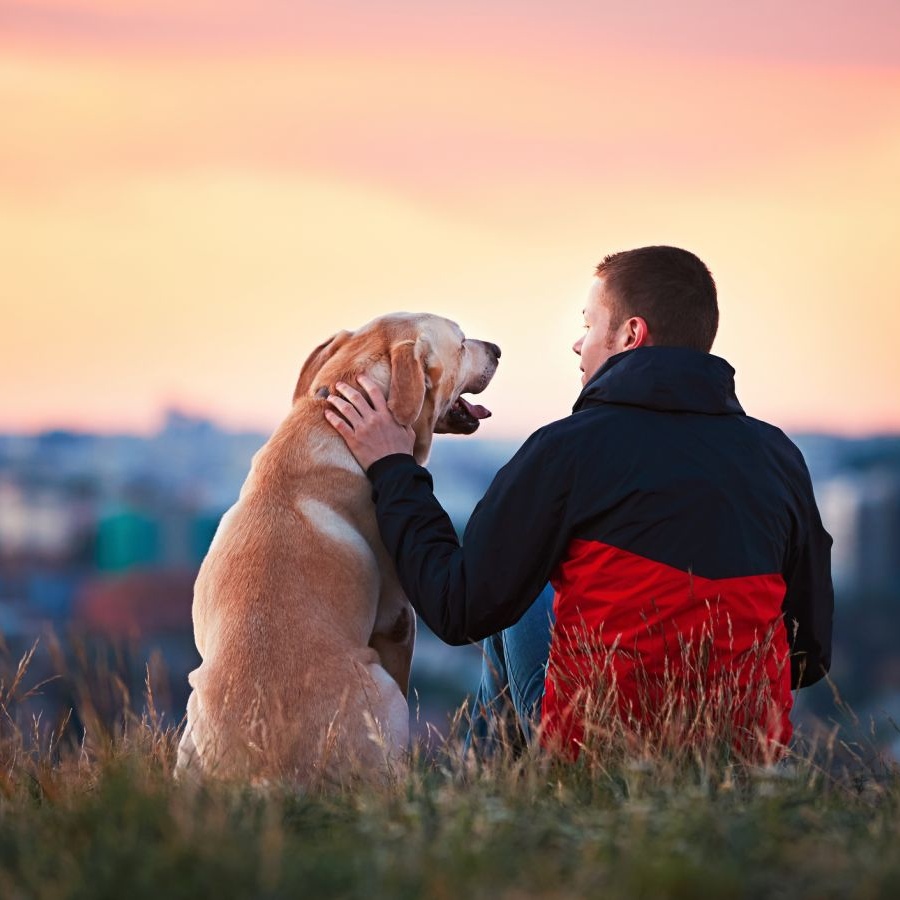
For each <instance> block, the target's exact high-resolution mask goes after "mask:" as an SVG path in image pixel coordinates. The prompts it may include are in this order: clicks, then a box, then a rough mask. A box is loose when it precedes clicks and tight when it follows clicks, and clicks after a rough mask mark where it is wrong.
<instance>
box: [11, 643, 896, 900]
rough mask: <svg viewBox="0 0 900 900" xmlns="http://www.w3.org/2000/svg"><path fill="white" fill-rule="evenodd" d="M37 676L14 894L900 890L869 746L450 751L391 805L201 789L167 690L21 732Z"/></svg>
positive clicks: (15, 744) (416, 768)
mask: <svg viewBox="0 0 900 900" xmlns="http://www.w3.org/2000/svg"><path fill="white" fill-rule="evenodd" d="M28 662H29V660H28V659H27V658H26V659H24V660H23V661H22V663H21V664H18V665H14V666H12V669H11V671H10V673H9V674H8V675H7V677H6V678H4V679H3V681H2V687H0V715H2V717H3V718H2V722H0V897H2V898H4V900H18V898H81V897H84V898H88V897H90V898H102V897H107V896H108V897H117V898H120V897H128V898H142V897H154V898H158V897H160V896H164V897H172V898H180V897H223V898H227V897H298V896H302V897H330V896H338V897H355V896H360V897H365V898H367V900H374V898H381V897H385V898H403V897H419V896H428V897H448V898H450V897H467V898H468V897H473V898H477V897H491V898H494V897H498V896H499V897H516V898H520V897H521V898H528V897H568V896H603V897H613V898H614V897H629V898H631V897H652V898H656V897H685V898H697V897H757V896H765V897H779V896H784V897H788V896H790V897H797V896H801V897H848V896H854V897H888V896H891V897H893V896H896V895H897V893H898V890H900V853H898V849H900V772H898V770H897V767H896V766H895V765H894V764H892V763H890V762H887V761H884V760H880V759H878V757H877V756H874V755H871V754H869V753H868V751H866V750H865V736H864V735H859V734H857V735H856V737H857V740H856V741H855V742H854V741H851V740H850V739H849V737H850V732H849V731H848V732H846V733H845V732H841V731H839V730H837V729H836V728H832V729H831V730H830V731H829V732H828V733H827V734H826V735H825V736H824V738H823V739H822V740H820V741H819V742H817V743H814V744H813V745H807V746H805V747H804V748H803V749H801V748H800V747H798V748H797V749H796V750H795V751H794V752H792V753H791V754H790V757H789V759H788V760H786V761H785V762H783V763H781V764H779V765H777V766H769V767H754V766H747V765H741V764H736V763H734V762H730V761H729V760H728V759H727V757H724V756H720V757H718V758H716V757H713V756H710V755H703V756H701V755H698V754H696V753H686V754H683V755H681V756H675V757H673V756H672V755H671V754H661V753H657V754H656V755H653V754H646V753H645V754H643V755H641V754H634V753H633V747H632V748H625V747H624V746H623V745H616V746H613V745H610V746H609V747H608V748H607V749H606V751H604V750H602V749H597V750H595V751H594V752H592V753H590V754H583V755H582V757H581V758H579V760H578V762H577V763H575V764H566V763H559V762H554V761H553V760H550V759H548V758H546V757H543V756H541V755H540V754H538V753H526V754H524V755H519V756H515V755H514V754H512V753H509V752H505V751H504V750H501V752H499V753H498V754H497V756H496V757H495V758H494V759H493V760H491V761H490V762H488V763H485V764H483V765H481V766H480V767H475V766H472V765H471V764H467V763H466V761H465V760H464V758H463V755H462V752H461V747H460V743H459V741H458V739H457V738H456V737H453V736H451V737H447V738H446V739H445V740H444V741H443V742H442V746H441V747H440V749H439V750H438V751H437V752H432V753H429V754H427V755H426V754H425V753H423V752H420V751H414V753H413V760H412V765H411V767H410V770H409V773H408V774H407V775H405V776H403V777H402V778H400V779H399V780H398V783H397V784H395V785H393V786H392V787H391V788H390V789H381V790H376V789H371V788H368V789H366V788H358V789H356V790H343V791H330V792H314V793H303V792H298V791H296V790H293V789H291V788H289V787H287V786H273V787H270V788H268V789H267V790H265V791H258V790H252V789H250V788H248V787H246V786H244V785H240V784H217V783H205V784H201V785H200V786H199V787H188V786H185V785H183V784H179V783H176V782H175V781H174V780H173V779H172V768H173V765H174V759H175V746H176V743H177V738H178V729H177V728H176V727H173V726H171V725H168V724H166V723H165V722H164V721H163V720H162V719H161V717H160V716H159V715H158V714H157V713H156V711H155V703H154V699H153V692H152V685H151V684H150V682H149V679H148V684H147V689H146V694H145V698H144V702H143V708H142V709H141V710H140V711H139V712H138V711H133V710H131V709H130V708H129V705H128V703H127V699H125V698H124V696H123V702H122V708H121V709H120V710H119V712H118V714H117V716H116V717H115V719H114V722H113V724H112V725H110V724H103V723H102V722H101V721H100V719H99V718H98V717H97V716H96V715H95V714H94V713H93V712H92V704H91V702H90V698H89V697H87V696H84V695H82V696H80V697H79V699H78V702H79V704H80V705H81V708H80V709H79V710H77V714H78V716H77V718H78V720H79V721H80V722H81V723H83V726H82V727H78V728H76V727H75V726H73V724H72V720H71V719H69V720H66V719H63V720H62V721H61V722H59V723H55V724H54V725H52V726H51V725H50V724H49V723H44V722H41V721H38V722H37V723H35V721H34V719H33V718H32V719H30V720H28V721H23V719H24V718H25V716H24V714H23V710H24V709H25V706H26V705H27V704H26V701H29V698H30V700H31V701H32V702H33V700H34V696H33V690H34V689H33V687H29V686H28V684H27V681H28ZM110 693H115V691H113V690H111V691H110ZM461 719H462V715H460V716H458V717H457V726H459V724H460V722H461ZM852 727H853V726H852V725H850V726H848V728H851V729H852ZM453 731H456V732H458V731H459V728H458V727H457V728H456V729H451V732H453Z"/></svg>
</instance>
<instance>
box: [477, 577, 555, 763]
mask: <svg viewBox="0 0 900 900" xmlns="http://www.w3.org/2000/svg"><path fill="white" fill-rule="evenodd" d="M553 622H554V617H553V588H552V587H551V586H550V585H549V584H548V585H547V586H546V587H545V588H544V589H543V590H542V591H541V593H540V594H539V595H538V598H537V599H536V600H535V601H534V603H532V604H531V606H530V607H529V609H528V611H527V612H526V613H525V615H524V616H522V618H521V619H519V621H518V622H516V624H515V625H512V626H511V627H509V628H507V629H505V630H503V631H501V632H500V633H499V634H494V635H491V637H489V638H486V639H485V641H484V642H483V644H482V652H483V659H482V663H481V684H480V685H479V687H478V694H477V695H476V697H475V708H474V710H473V711H472V722H471V725H470V726H469V733H468V735H467V737H466V749H468V748H469V747H474V748H475V750H476V752H477V753H478V754H479V755H481V756H490V755H491V754H492V753H493V752H494V751H495V750H496V749H497V748H498V747H500V746H504V745H505V746H507V747H509V748H511V749H512V750H513V751H514V752H517V751H521V750H523V749H524V748H525V747H526V746H528V745H529V744H530V743H531V741H532V739H533V737H534V725H535V724H536V723H537V722H539V721H540V717H541V701H542V700H543V698H544V676H545V674H546V671H547V657H548V656H549V653H550V635H551V632H552V629H553Z"/></svg>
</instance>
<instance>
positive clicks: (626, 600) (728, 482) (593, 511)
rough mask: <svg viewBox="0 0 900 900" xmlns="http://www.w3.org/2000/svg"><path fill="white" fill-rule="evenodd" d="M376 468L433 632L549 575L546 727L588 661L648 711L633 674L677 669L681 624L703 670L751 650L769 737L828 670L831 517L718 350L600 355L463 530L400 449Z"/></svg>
mask: <svg viewBox="0 0 900 900" xmlns="http://www.w3.org/2000/svg"><path fill="white" fill-rule="evenodd" d="M368 475H369V478H370V479H371V481H372V483H373V486H374V492H373V498H374V499H375V502H376V515H377V518H378V524H379V528H380V531H381V536H382V539H383V540H384V543H385V546H386V547H387V549H388V550H389V552H390V553H391V555H392V557H393V559H394V562H395V564H396V567H397V573H398V575H399V578H400V582H401V584H402V585H403V588H404V590H405V591H406V593H407V596H408V597H409V599H410V601H411V603H412V605H413V606H414V607H415V609H416V611H417V612H418V613H419V615H420V616H421V617H422V618H423V619H424V620H425V622H426V624H427V625H428V627H429V628H430V629H431V630H432V631H433V632H434V633H435V634H436V635H438V637H440V638H442V639H443V640H444V641H446V642H448V643H451V644H463V643H467V642H469V641H476V640H480V639H482V638H484V637H487V636H488V635H490V634H493V633H495V632H497V631H500V630H501V629H503V628H506V627H508V626H510V625H512V624H514V623H515V622H516V621H517V620H518V619H519V618H520V617H521V616H522V614H523V613H524V612H525V610H526V609H527V608H528V607H529V606H530V604H531V603H532V602H533V601H534V599H535V598H536V597H537V595H538V593H539V592H540V591H541V589H542V588H543V586H544V585H545V584H546V583H547V582H548V581H551V582H552V583H553V585H554V588H555V589H556V598H555V601H554V610H555V613H556V625H555V627H554V633H553V641H552V645H551V651H550V666H549V668H548V677H547V682H546V684H545V696H544V702H543V706H542V723H543V724H545V726H546V728H547V730H548V732H549V733H553V732H555V733H557V734H559V735H562V736H563V737H564V739H566V740H572V741H577V740H578V739H579V736H580V731H579V729H580V723H579V722H578V721H577V717H578V713H577V712H575V711H573V710H574V707H573V697H572V691H573V689H572V687H571V686H572V685H574V684H576V683H577V681H578V677H579V676H587V675H588V673H590V672H594V673H596V672H597V671H598V669H603V670H604V671H606V673H607V674H608V675H610V676H611V680H612V681H613V682H614V683H615V685H616V686H617V690H618V693H619V695H620V701H619V702H620V707H621V708H622V709H630V710H631V712H632V713H635V712H637V714H638V715H640V710H639V709H635V707H637V706H640V705H641V704H644V705H646V704H647V703H648V702H651V703H652V702H653V701H652V697H648V695H647V694H646V693H644V694H642V693H641V691H640V690H639V687H640V684H639V682H640V683H641V684H643V685H644V686H645V687H646V684H647V678H646V677H645V676H646V673H647V672H650V673H651V674H652V673H654V672H656V673H657V674H658V673H659V672H661V671H662V670H663V669H667V670H669V669H671V668H672V665H673V658H674V657H675V656H678V655H679V654H678V653H673V650H672V648H673V647H678V646H682V647H683V646H684V644H685V639H686V638H688V637H692V638H693V639H697V638H699V637H700V636H701V635H702V636H704V637H705V638H706V639H707V643H708V644H709V646H710V648H711V649H710V650H708V651H707V658H706V664H707V665H708V667H709V669H710V671H714V670H719V671H721V670H723V669H727V670H731V671H733V672H736V673H737V678H738V680H739V681H740V682H741V683H742V684H743V685H744V686H745V687H748V686H749V687H751V688H752V684H751V682H752V680H753V678H755V677H757V676H758V674H759V673H758V672H757V675H754V674H753V670H754V668H755V667H756V668H758V667H759V666H760V665H761V666H762V668H763V669H764V675H765V677H766V678H767V680H768V683H769V686H770V691H771V694H772V696H773V698H774V702H775V707H776V713H777V716H776V718H777V719H778V721H774V722H773V721H772V720H771V710H770V711H769V713H768V714H767V715H768V717H769V721H766V722H764V721H762V718H761V717H760V716H757V717H756V719H755V720H754V722H751V723H749V724H753V725H756V726H762V727H765V729H766V731H767V733H768V734H769V736H770V737H775V738H776V739H778V740H779V741H785V740H786V739H787V737H789V735H790V722H789V720H788V713H789V711H790V707H791V694H790V690H791V688H797V687H799V686H800V685H801V684H802V685H804V686H805V685H808V684H812V683H813V682H815V681H818V680H819V679H820V678H821V677H822V676H823V675H824V674H825V673H826V672H827V671H828V668H829V665H830V660H831V625H832V613H833V605H834V601H833V592H832V584H831V570H830V548H831V537H830V536H829V535H828V533H827V532H826V531H825V530H824V528H823V527H822V522H821V519H820V517H819V512H818V510H817V508H816V503H815V499H814V496H813V490H812V484H811V482H810V477H809V472H808V470H807V468H806V464H805V463H804V460H803V457H802V455H801V453H800V451H799V450H798V449H797V447H796V446H795V445H794V444H793V443H792V442H791V441H790V440H789V439H788V438H787V437H786V436H785V435H784V433H783V432H781V431H780V430H779V429H777V428H775V427H773V426H772V425H768V424H766V423H765V422H761V421H759V420H757V419H753V418H751V417H750V416H747V415H746V414H745V413H744V411H743V409H742V408H741V406H740V404H739V403H738V401H737V398H736V396H735V393H734V370H733V369H732V368H731V366H729V365H728V363H727V362H725V360H723V359H720V358H719V357H716V356H712V355H710V354H707V353H702V352H698V351H694V350H688V349H683V348H674V347H646V348H639V349H636V350H630V351H626V352H624V353H620V354H617V355H616V356H613V357H611V358H610V359H609V360H608V361H607V362H606V363H605V364H604V365H603V366H602V367H601V369H600V370H599V371H598V372H597V374H596V375H595V376H594V377H593V378H592V379H591V380H590V381H589V382H588V384H587V385H586V386H585V388H584V389H583V391H582V392H581V395H580V396H579V398H578V400H577V402H576V403H575V406H574V408H573V410H572V415H570V416H568V417H567V418H565V419H561V420H559V421H557V422H553V423H551V424H550V425H547V426H545V427H544V428H541V429H540V430H539V431H537V432H535V433H534V434H533V435H532V436H531V437H530V438H529V439H528V440H527V441H526V442H525V443H524V444H523V446H522V447H521V448H520V450H519V451H518V452H517V453H516V455H515V456H514V457H513V458H512V460H510V462H509V463H508V464H507V465H506V466H504V467H503V468H502V469H501V470H500V471H499V472H498V473H497V476H496V477H495V479H494V481H493V483H492V484H491V486H490V488H489V489H488V491H487V493H486V494H485V495H484V497H483V498H482V500H481V501H480V502H479V503H478V505H477V506H476V508H475V510H474V512H473V513H472V515H471V517H470V519H469V523H468V526H467V527H466V530H465V534H464V536H463V541H462V545H461V546H460V544H459V542H458V541H457V538H456V534H455V532H454V530H453V526H452V524H451V522H450V519H449V517H448V516H447V514H446V513H445V512H444V510H443V509H442V508H441V506H440V504H439V503H438V501H437V500H436V499H435V497H434V494H433V492H432V481H431V476H430V475H429V474H428V472H427V471H426V470H425V469H423V468H422V467H420V466H418V465H417V464H416V463H415V462H414V461H413V459H412V457H410V456H406V455H393V456H389V457H386V458H384V459H381V460H379V461H378V462H376V463H375V464H374V465H372V466H371V468H370V469H369V472H368ZM763 642H765V643H766V645H767V647H768V650H767V652H766V655H765V658H764V659H762V661H761V662H760V660H759V659H758V658H757V660H756V662H752V663H751V662H750V661H749V660H750V658H751V657H752V656H753V652H752V651H753V648H754V647H757V648H758V647H759V646H760V644H761V643H763ZM757 656H758V654H757ZM788 657H789V659H788ZM610 660H612V663H611V665H612V669H611V671H610V670H609V666H610ZM675 667H676V668H677V663H675Z"/></svg>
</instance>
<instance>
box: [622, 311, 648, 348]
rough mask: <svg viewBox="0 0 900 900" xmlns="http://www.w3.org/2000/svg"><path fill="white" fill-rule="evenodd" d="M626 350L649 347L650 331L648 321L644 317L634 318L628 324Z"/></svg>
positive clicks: (626, 324)
mask: <svg viewBox="0 0 900 900" xmlns="http://www.w3.org/2000/svg"><path fill="white" fill-rule="evenodd" d="M625 326H626V329H627V330H626V333H625V346H624V348H623V349H624V350H637V348H638V347H649V346H650V344H652V343H653V342H652V341H651V340H650V329H649V328H648V327H647V320H646V319H645V318H644V317H643V316H632V317H631V318H630V319H629V320H628V321H627V322H626V323H625Z"/></svg>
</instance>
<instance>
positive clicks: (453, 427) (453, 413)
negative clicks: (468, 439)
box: [434, 396, 491, 434]
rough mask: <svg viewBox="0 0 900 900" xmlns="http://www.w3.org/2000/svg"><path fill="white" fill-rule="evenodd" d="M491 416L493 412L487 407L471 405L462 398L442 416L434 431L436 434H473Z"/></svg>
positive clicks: (458, 398)
mask: <svg viewBox="0 0 900 900" xmlns="http://www.w3.org/2000/svg"><path fill="white" fill-rule="evenodd" d="M490 415H491V411H490V410H489V409H488V408H487V407H486V406H479V405H477V404H475V403H469V401H468V400H466V398H465V397H462V396H460V397H457V399H456V402H455V403H454V404H453V405H452V406H451V407H450V409H448V410H447V412H445V413H444V415H443V416H441V418H440V419H439V420H438V422H437V424H436V425H435V429H434V430H435V433H436V434H472V433H474V432H475V431H477V430H478V426H479V425H480V424H481V420H482V419H487V418H489V417H490Z"/></svg>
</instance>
